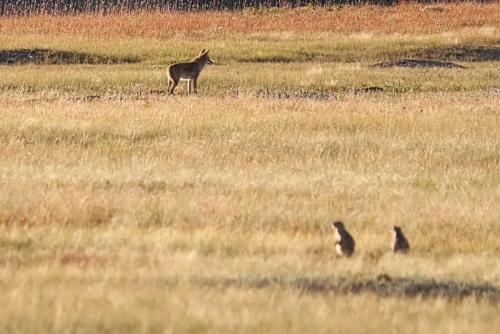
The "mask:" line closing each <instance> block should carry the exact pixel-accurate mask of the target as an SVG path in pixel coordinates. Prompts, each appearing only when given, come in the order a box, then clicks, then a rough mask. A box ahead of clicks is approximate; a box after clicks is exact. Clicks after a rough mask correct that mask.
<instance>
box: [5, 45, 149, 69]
mask: <svg viewBox="0 0 500 334" xmlns="http://www.w3.org/2000/svg"><path fill="white" fill-rule="evenodd" d="M138 61H139V60H138V59H136V58H133V57H124V58H119V57H110V56H101V55H95V54H91V53H85V52H73V51H60V50H51V49H15V50H0V65H16V64H124V63H136V62H138Z"/></svg>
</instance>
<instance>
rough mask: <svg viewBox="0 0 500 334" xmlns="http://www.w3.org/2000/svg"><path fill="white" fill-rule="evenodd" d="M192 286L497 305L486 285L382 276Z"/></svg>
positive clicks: (496, 293) (498, 293) (498, 298)
mask: <svg viewBox="0 0 500 334" xmlns="http://www.w3.org/2000/svg"><path fill="white" fill-rule="evenodd" d="M194 283H198V284H200V285H204V286H209V287H220V288H228V287H240V288H254V289H260V288H268V287H270V288H272V287H279V288H288V289H296V290H299V291H300V292H302V293H334V294H343V295H348V294H362V293H374V294H376V295H378V296H380V297H413V298H415V297H420V298H446V299H450V300H456V299H463V298H467V297H472V298H476V299H478V300H486V301H490V302H493V303H498V302H500V288H499V287H496V286H493V285H491V284H489V283H480V284H476V283H467V282H455V281H437V280H432V279H418V278H390V277H389V276H387V275H381V276H379V277H377V278H374V279H351V278H342V277H337V278H323V279H322V278H295V279H291V280H285V279H282V278H277V277H271V278H210V279H206V278H202V279H195V282H194Z"/></svg>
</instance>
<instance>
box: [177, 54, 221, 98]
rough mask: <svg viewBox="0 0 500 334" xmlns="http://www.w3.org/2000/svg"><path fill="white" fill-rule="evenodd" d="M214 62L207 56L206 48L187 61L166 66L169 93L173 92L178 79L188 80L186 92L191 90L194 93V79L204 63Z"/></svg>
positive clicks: (210, 63) (189, 92) (195, 79)
mask: <svg viewBox="0 0 500 334" xmlns="http://www.w3.org/2000/svg"><path fill="white" fill-rule="evenodd" d="M212 64H214V62H213V61H212V60H211V59H210V58H209V57H208V50H205V49H203V50H201V52H200V54H199V55H198V56H196V58H194V59H193V60H191V61H190V62H187V63H176V64H172V65H170V66H169V67H168V88H167V91H168V93H169V94H173V93H174V89H175V87H176V86H177V84H178V83H179V80H187V81H188V94H191V90H192V91H193V92H194V93H196V81H197V80H198V76H199V75H200V72H201V70H202V69H203V67H205V65H212Z"/></svg>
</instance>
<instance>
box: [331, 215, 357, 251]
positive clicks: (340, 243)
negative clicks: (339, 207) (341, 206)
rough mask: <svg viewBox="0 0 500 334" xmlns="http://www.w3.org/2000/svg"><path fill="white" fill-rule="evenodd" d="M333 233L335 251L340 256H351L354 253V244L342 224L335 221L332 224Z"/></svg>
mask: <svg viewBox="0 0 500 334" xmlns="http://www.w3.org/2000/svg"><path fill="white" fill-rule="evenodd" d="M332 228H333V229H334V231H335V250H336V251H337V253H338V254H339V255H340V256H347V257H349V256H351V255H352V254H353V253H354V247H355V246H356V243H355V242H354V239H353V237H352V236H351V235H350V234H349V232H347V230H346V228H345V226H344V223H343V222H341V221H337V222H334V223H332Z"/></svg>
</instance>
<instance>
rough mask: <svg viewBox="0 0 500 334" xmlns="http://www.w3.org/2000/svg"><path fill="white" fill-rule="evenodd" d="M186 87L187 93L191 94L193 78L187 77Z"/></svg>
mask: <svg viewBox="0 0 500 334" xmlns="http://www.w3.org/2000/svg"><path fill="white" fill-rule="evenodd" d="M187 86H188V87H187V88H188V95H191V93H192V87H193V79H189V80H188V82H187Z"/></svg>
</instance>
